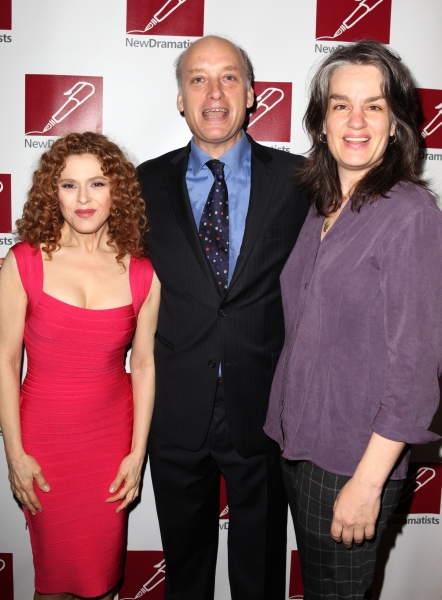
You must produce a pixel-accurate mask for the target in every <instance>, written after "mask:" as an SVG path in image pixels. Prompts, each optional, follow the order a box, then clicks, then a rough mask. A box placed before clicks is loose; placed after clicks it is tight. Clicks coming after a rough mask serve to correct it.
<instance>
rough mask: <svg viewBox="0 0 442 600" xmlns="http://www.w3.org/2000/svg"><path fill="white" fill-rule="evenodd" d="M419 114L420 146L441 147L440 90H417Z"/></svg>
mask: <svg viewBox="0 0 442 600" xmlns="http://www.w3.org/2000/svg"><path fill="white" fill-rule="evenodd" d="M417 92H418V95H419V100H420V105H421V106H420V107H421V115H420V119H419V121H420V123H419V128H420V131H421V135H422V143H421V146H424V147H425V148H442V90H428V89H422V88H420V89H418V90H417Z"/></svg>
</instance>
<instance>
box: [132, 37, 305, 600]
mask: <svg viewBox="0 0 442 600" xmlns="http://www.w3.org/2000/svg"><path fill="white" fill-rule="evenodd" d="M252 78H253V69H252V65H251V63H250V60H249V58H248V56H247V54H246V53H245V52H244V51H243V50H241V49H240V48H238V47H237V46H235V45H233V44H232V43H230V42H229V41H227V40H225V39H223V38H218V37H214V36H209V37H206V38H202V39H201V40H199V41H197V42H195V43H194V44H193V45H192V46H191V47H190V48H189V49H188V50H186V51H185V52H184V53H183V55H181V57H180V58H179V60H178V63H177V79H178V88H179V93H178V99H177V106H178V110H179V111H180V112H181V113H183V114H184V116H185V118H186V121H187V124H188V125H189V128H190V130H191V131H192V133H193V139H192V141H191V143H190V144H189V145H188V146H187V147H186V148H182V149H179V150H175V151H173V152H170V153H168V154H166V155H164V156H161V157H159V158H156V159H154V160H150V161H147V162H145V163H143V164H142V165H140V167H139V177H140V182H141V185H142V188H143V196H144V198H145V200H146V203H147V214H148V219H149V223H150V231H149V233H148V234H147V243H148V246H149V251H150V255H151V259H152V262H153V265H154V267H155V270H156V272H157V275H158V277H159V279H160V281H161V284H162V292H161V307H160V314H159V321H158V330H157V334H156V344H155V363H156V372H157V391H156V400H155V409H154V415H153V422H152V428H151V433H150V437H149V457H150V466H151V473H152V481H153V487H154V492H155V498H156V505H157V511H158V517H159V523H160V529H161V536H162V541H163V547H164V553H165V559H166V565H167V566H166V598H167V599H168V600H210V599H212V598H213V595H214V585H215V567H216V556H217V549H218V532H219V486H220V473H222V474H223V475H224V477H225V479H226V489H227V499H228V504H229V509H230V522H229V541H228V552H229V580H230V588H231V597H232V599H233V600H283V598H284V597H285V594H284V591H285V579H286V575H285V573H286V527H287V502H286V498H285V492H284V489H283V484H282V480H281V475H280V465H279V456H280V452H279V448H278V447H277V445H276V444H274V442H273V441H272V440H270V439H269V438H268V437H267V436H266V435H265V434H264V432H263V429H262V428H263V424H264V421H265V417H266V411H267V404H268V398H269V392H270V385H271V382H272V376H273V373H274V370H275V367H276V364H277V361H278V357H279V353H280V351H281V348H282V345H283V338H284V323H283V313H282V306H281V297H280V289H279V275H280V272H281V269H282V267H283V266H284V263H285V261H286V259H287V257H288V255H289V254H290V251H291V250H292V248H293V245H294V243H295V241H296V238H297V236H298V233H299V230H300V228H301V226H302V223H303V221H304V218H305V216H306V213H307V211H308V200H307V198H306V197H305V195H304V194H303V192H302V191H300V190H299V189H298V187H297V184H296V175H295V168H296V166H297V165H298V164H299V161H300V160H302V159H301V158H300V157H296V156H294V155H291V154H289V153H286V152H281V151H277V150H273V149H269V148H265V147H264V146H261V145H259V144H257V143H255V142H254V141H253V140H252V139H251V138H250V137H249V136H246V135H245V134H244V132H243V131H242V126H243V123H244V120H245V117H246V111H247V109H249V108H251V107H252V105H253V103H254V92H253V89H252ZM217 209H218V210H217Z"/></svg>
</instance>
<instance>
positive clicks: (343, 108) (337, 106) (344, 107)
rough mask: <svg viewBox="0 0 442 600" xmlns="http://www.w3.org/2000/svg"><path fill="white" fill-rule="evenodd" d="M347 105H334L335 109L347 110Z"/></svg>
mask: <svg viewBox="0 0 442 600" xmlns="http://www.w3.org/2000/svg"><path fill="white" fill-rule="evenodd" d="M346 108H347V107H346V106H345V104H335V106H334V107H333V109H334V110H345V109H346Z"/></svg>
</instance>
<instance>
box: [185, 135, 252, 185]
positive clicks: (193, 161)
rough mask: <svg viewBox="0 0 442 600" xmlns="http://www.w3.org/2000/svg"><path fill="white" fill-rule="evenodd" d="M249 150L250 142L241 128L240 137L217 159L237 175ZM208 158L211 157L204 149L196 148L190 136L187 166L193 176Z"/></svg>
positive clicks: (210, 158)
mask: <svg viewBox="0 0 442 600" xmlns="http://www.w3.org/2000/svg"><path fill="white" fill-rule="evenodd" d="M250 151H251V146H250V142H249V140H248V139H247V136H246V134H245V133H244V131H243V130H241V139H240V140H238V142H236V144H235V145H234V146H232V147H231V148H230V149H229V150H227V152H225V153H224V154H223V155H222V156H220V157H219V160H221V161H222V162H223V163H224V164H226V165H227V166H228V167H229V169H231V170H232V171H233V173H234V174H235V175H238V174H239V173H240V171H241V169H242V167H243V165H244V163H245V160H246V158H247V154H248V153H250ZM208 160H212V157H211V156H210V155H209V154H207V153H206V152H204V150H201V148H198V146H197V145H196V144H195V142H194V141H193V138H192V141H191V148H190V155H189V165H188V166H189V167H190V168H191V170H192V174H193V176H194V177H195V176H196V175H198V173H199V172H200V171H201V169H202V168H203V166H204V165H205V164H206V162H207V161H208Z"/></svg>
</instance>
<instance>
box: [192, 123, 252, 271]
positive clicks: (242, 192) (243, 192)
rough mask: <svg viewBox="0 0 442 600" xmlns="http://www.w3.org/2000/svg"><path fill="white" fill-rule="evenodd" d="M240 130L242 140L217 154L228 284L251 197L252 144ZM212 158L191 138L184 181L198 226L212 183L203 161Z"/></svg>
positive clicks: (197, 226) (211, 177) (241, 238)
mask: <svg viewBox="0 0 442 600" xmlns="http://www.w3.org/2000/svg"><path fill="white" fill-rule="evenodd" d="M241 133H242V135H241V139H240V140H239V141H238V142H237V143H236V144H235V145H234V146H232V148H230V150H228V151H227V152H226V153H225V154H223V155H222V156H220V157H219V160H220V161H222V162H223V163H224V164H225V167H224V177H225V179H226V184H227V190H228V194H229V274H228V283H230V281H231V279H232V274H233V271H234V269H235V265H236V261H237V259H238V256H239V252H240V249H241V244H242V240H243V237H244V228H245V225H246V217H247V211H248V209H249V198H250V174H251V158H252V147H251V145H250V142H249V140H248V139H247V137H246V135H245V133H244V132H243V131H242V132H241ZM212 158H213V157H212V156H209V154H206V152H204V151H203V150H201V148H198V146H197V145H196V144H195V142H194V141H193V139H192V142H191V150H190V155H189V164H188V165H187V172H186V183H187V189H188V191H189V197H190V204H191V206H192V212H193V216H194V218H195V223H196V228H197V229H198V228H199V225H200V221H201V215H202V212H203V208H204V206H205V204H206V202H207V196H208V195H209V192H210V188H211V187H212V184H213V174H212V171H211V170H210V169H209V167H208V166H207V165H206V162H207V161H208V160H212Z"/></svg>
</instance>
